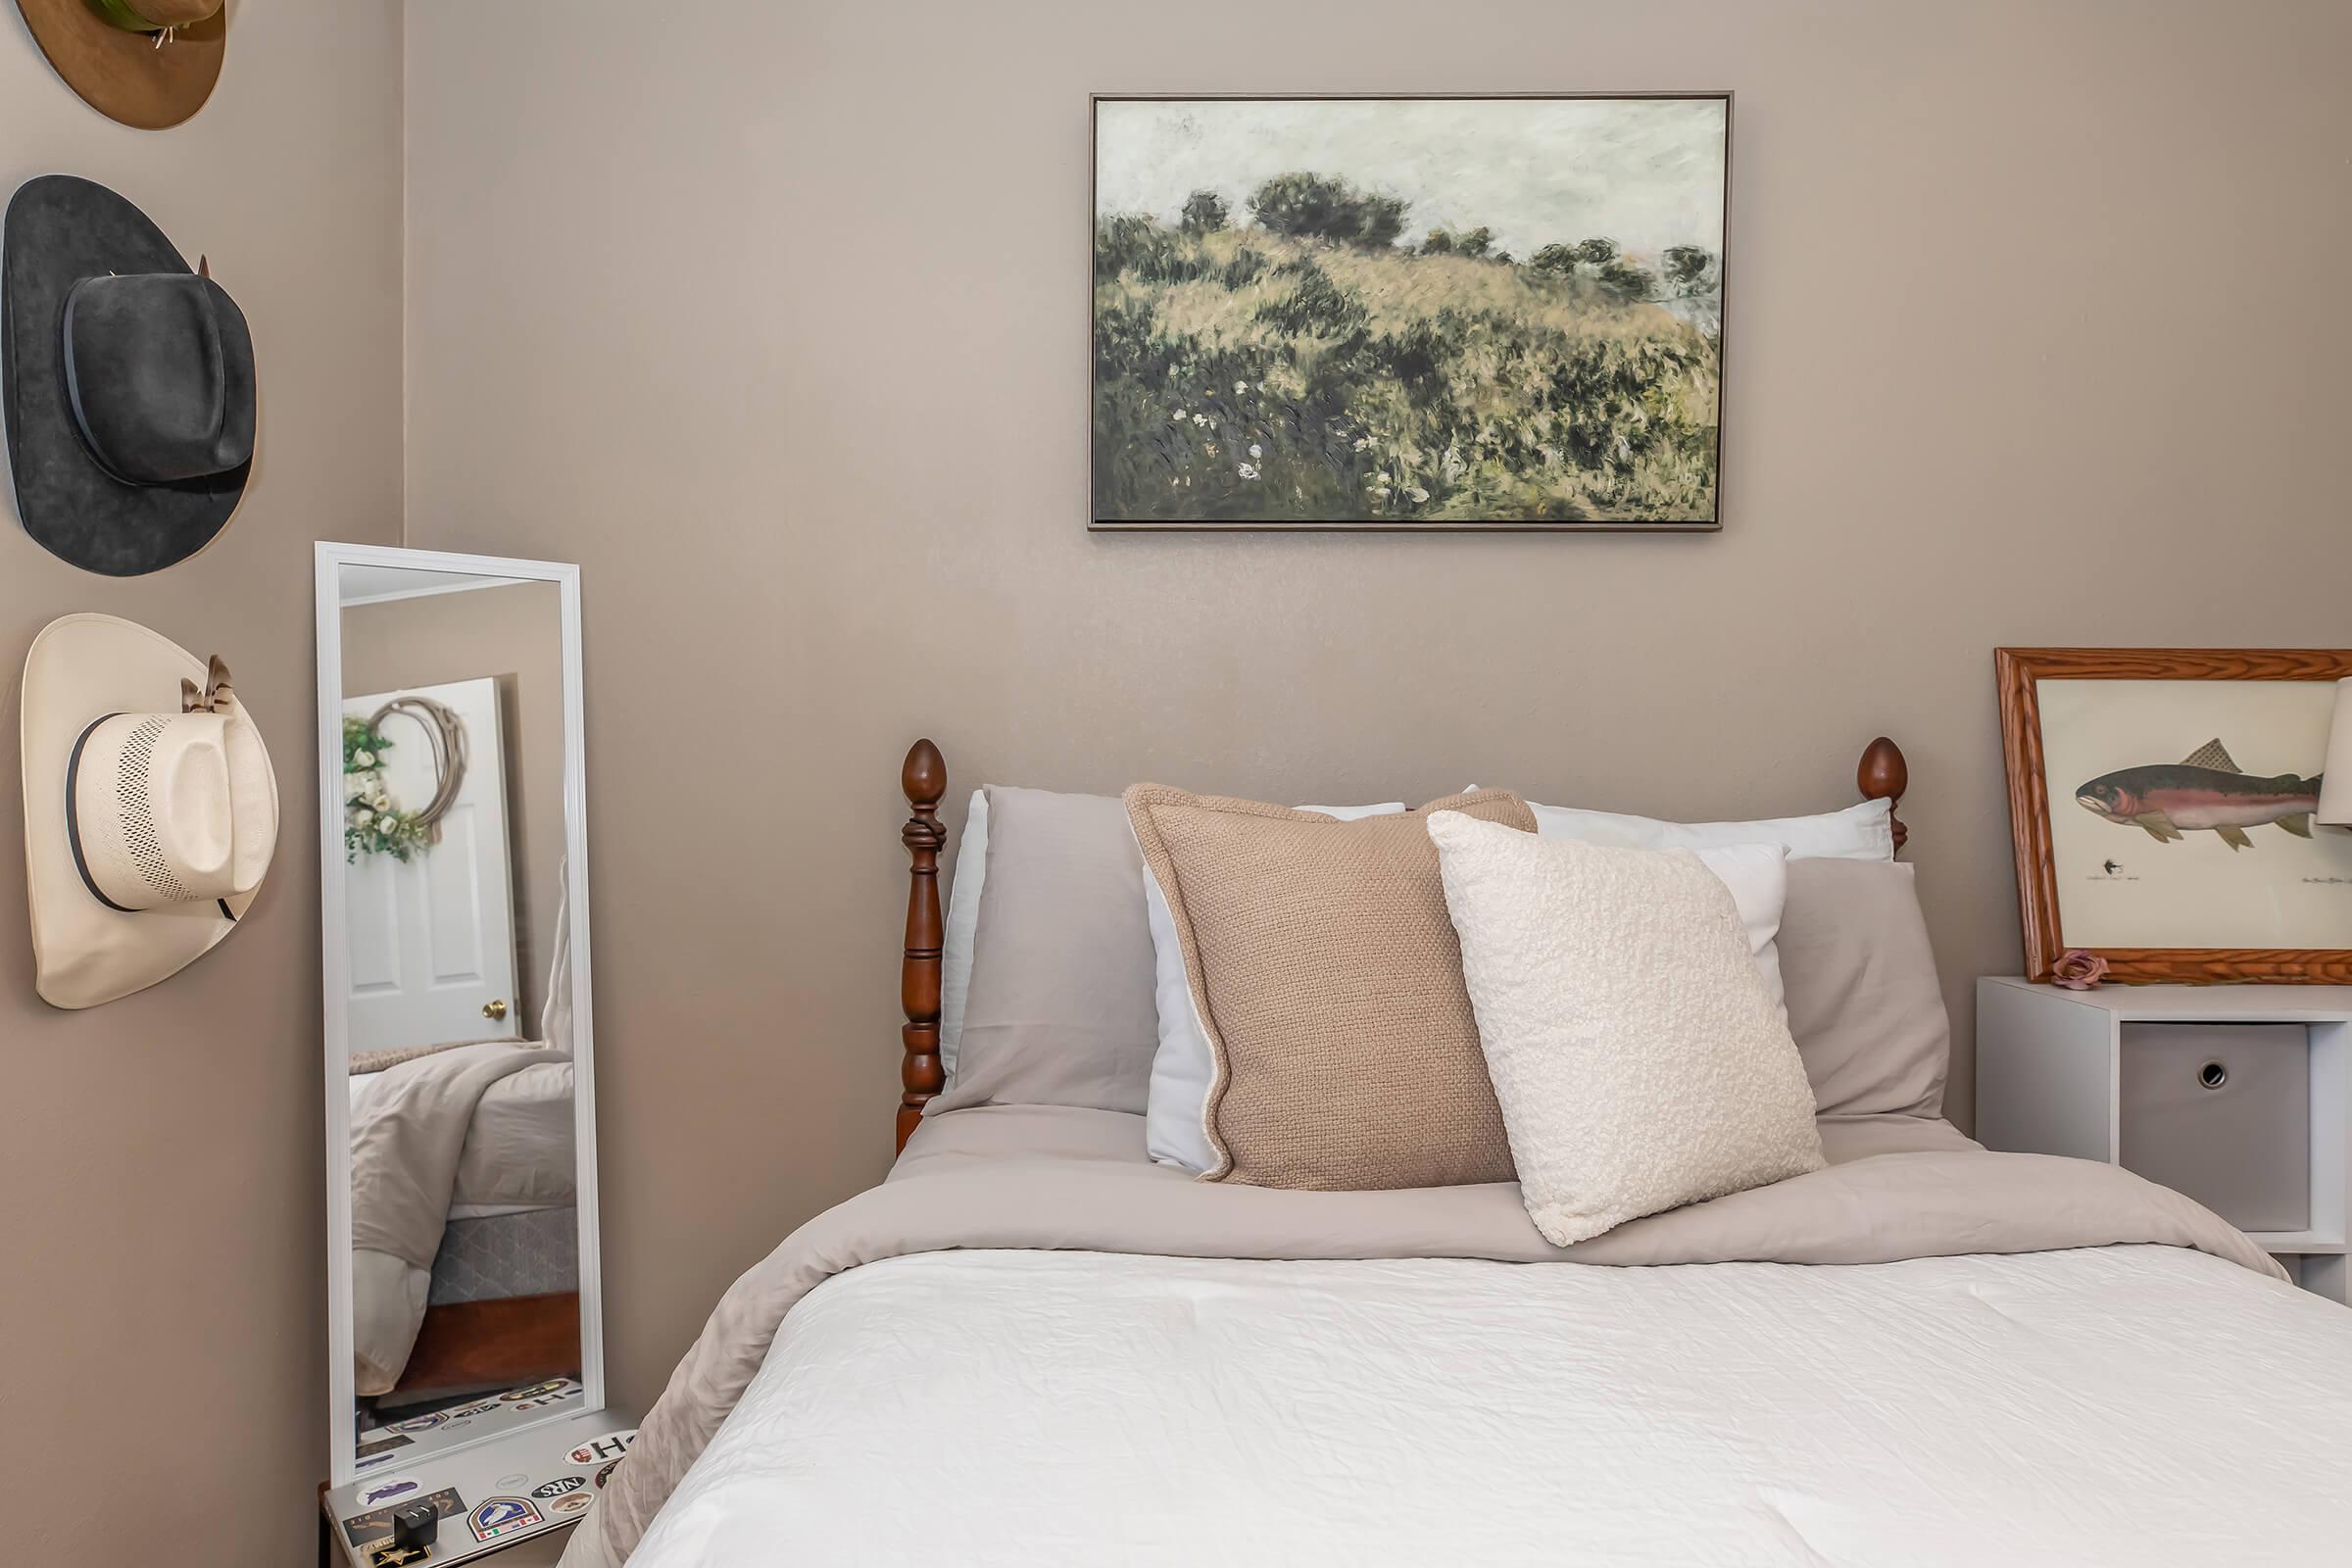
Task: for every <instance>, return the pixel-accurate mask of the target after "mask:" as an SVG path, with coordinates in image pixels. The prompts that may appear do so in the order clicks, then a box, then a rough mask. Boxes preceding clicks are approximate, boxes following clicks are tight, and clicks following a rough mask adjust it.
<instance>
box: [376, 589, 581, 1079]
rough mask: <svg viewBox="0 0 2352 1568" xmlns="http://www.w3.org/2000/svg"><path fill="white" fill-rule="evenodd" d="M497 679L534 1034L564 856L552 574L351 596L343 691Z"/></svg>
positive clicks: (557, 593)
mask: <svg viewBox="0 0 2352 1568" xmlns="http://www.w3.org/2000/svg"><path fill="white" fill-rule="evenodd" d="M485 675H488V676H491V677H493V678H495V679H496V680H497V682H498V720H499V729H500V731H501V736H500V739H501V742H502V750H503V752H504V755H505V758H506V775H507V780H506V781H507V858H508V862H509V866H510V869H511V872H512V874H513V877H514V884H515V886H514V900H515V993H516V994H515V1018H516V1019H517V1021H518V1025H519V1028H520V1030H521V1033H522V1035H523V1036H524V1037H525V1038H532V1039H535V1038H537V1035H538V1029H539V1007H540V1005H541V1003H542V1002H543V1001H544V1000H545V999H546V996H547V964H548V958H549V956H551V955H552V954H553V953H554V952H555V940H556V908H557V905H558V902H559V900H560V899H561V897H562V894H563V883H562V875H563V866H564V601H563V596H562V592H561V590H559V589H558V588H557V586H556V585H555V584H554V583H552V582H525V583H515V584H514V585H513V586H511V587H506V588H473V589H468V590H466V592H463V593H454V594H426V595H422V596H420V597H417V598H413V599H388V600H384V601H381V602H379V603H375V604H361V605H350V606H347V607H345V609H344V611H343V695H344V696H346V697H360V696H365V695H367V694H368V693H372V692H389V691H399V690H402V689H405V688H408V687H413V686H438V685H441V684H443V683H445V682H448V681H460V680H478V679H480V678H481V677H482V676H485Z"/></svg>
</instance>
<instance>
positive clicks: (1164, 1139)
mask: <svg viewBox="0 0 2352 1568" xmlns="http://www.w3.org/2000/svg"><path fill="white" fill-rule="evenodd" d="M1298 809H1299V810H1301V811H1321V812H1322V813H1323V814H1324V815H1325V816H1336V817H1338V818H1339V819H1340V820H1341V821H1343V822H1352V821H1354V820H1355V819H1356V818H1357V817H1359V816H1394V815H1396V814H1397V812H1399V811H1401V810H1403V809H1404V803H1403V802H1402V801H1383V802H1382V803H1381V804H1380V805H1378V806H1301V807H1299V808H1298ZM1144 907H1145V912H1146V913H1147V914H1148V915H1149V917H1150V919H1151V921H1152V996H1153V1000H1154V1001H1155V1002H1156V1003H1157V1004H1158V1005H1159V1050H1158V1051H1157V1052H1155V1053H1153V1054H1152V1090H1151V1097H1150V1099H1149V1100H1148V1101H1147V1103H1146V1104H1145V1107H1144V1147H1145V1148H1146V1149H1148V1150H1149V1151H1151V1154H1152V1158H1153V1159H1155V1160H1158V1161H1159V1162H1160V1163H1161V1164H1163V1165H1180V1166H1182V1167H1183V1168H1184V1169H1186V1170H1191V1171H1202V1170H1206V1169H1208V1167H1209V1166H1210V1165H1211V1164H1212V1163H1214V1162H1215V1157H1216V1156H1215V1154H1214V1153H1213V1152H1211V1150H1210V1149H1209V1147H1208V1131H1207V1129H1206V1127H1205V1126H1204V1125H1203V1124H1202V1117H1203V1116H1204V1114H1205V1112H1206V1111H1207V1108H1208V1075H1209V1054H1208V1032H1207V1031H1206V1030H1204V1029H1202V1028H1201V1015H1200V1013H1199V1012H1197V1011H1195V1010H1194V1007H1193V987H1192V982H1191V981H1190V979H1188V978H1187V976H1186V974H1185V969H1184V950H1183V948H1182V947H1181V946H1180V945H1179V943H1178V941H1177V937H1176V917H1175V915H1173V914H1172V913H1170V912H1169V909H1168V896H1167V895H1166V894H1164V893H1162V892H1160V891H1159V882H1158V879H1157V878H1155V877H1153V876H1152V864H1151V862H1150V861H1148V860H1147V861H1146V862H1144ZM1772 923H1773V929H1774V930H1775V931H1776V932H1777V931H1778V930H1779V929H1780V923H1781V922H1780V913H1779V911H1778V910H1777V909H1776V910H1775V911H1774V913H1773V922H1772Z"/></svg>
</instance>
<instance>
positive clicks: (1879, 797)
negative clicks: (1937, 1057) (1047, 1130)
mask: <svg viewBox="0 0 2352 1568" xmlns="http://www.w3.org/2000/svg"><path fill="white" fill-rule="evenodd" d="M1910 783H1911V770H1910V767H1909V765H1908V764H1907V763H1905V762H1904V760H1903V751H1902V748H1901V747H1899V746H1897V745H1895V744H1894V742H1892V741H1890V740H1888V739H1887V737H1886V736H1884V735H1882V736H1880V737H1879V738H1878V739H1877V740H1874V741H1872V742H1871V743H1870V744H1869V745H1868V746H1866V747H1864V748H1863V750H1862V760H1861V762H1860V764H1859V765H1858V766H1856V768H1855V769H1854V785H1855V788H1857V789H1858V790H1860V791H1861V793H1862V798H1863V799H1864V800H1866V801H1886V802H1887V803H1888V807H1889V811H1890V813H1891V809H1892V807H1893V806H1895V805H1897V804H1899V803H1900V802H1901V800H1902V798H1903V792H1904V791H1905V790H1906V789H1908V788H1909V787H1910ZM899 787H900V789H902V790H903V791H905V793H906V796H907V805H908V806H909V807H911V808H913V811H914V814H913V815H912V816H910V817H908V818H907V825H906V826H905V827H903V828H901V829H900V830H899V838H900V840H901V842H903V843H904V844H905V845H906V846H907V857H908V858H909V860H910V862H911V863H910V864H909V865H908V868H907V933H906V940H905V943H904V946H903V949H902V952H901V956H900V959H899V1006H900V1007H901V1009H902V1010H904V1011H905V1013H906V1014H907V1022H906V1025H905V1027H903V1028H902V1029H901V1030H900V1031H899V1047H900V1062H899V1085H900V1091H899V1115H898V1147H899V1148H901V1149H905V1148H906V1147H907V1138H908V1137H909V1136H910V1135H911V1134H912V1133H913V1132H914V1128H915V1123H916V1122H918V1121H920V1120H921V1119H922V1115H923V1107H924V1106H925V1105H927V1104H929V1103H931V1099H932V1097H933V1096H934V1095H937V1094H938V1093H939V1092H940V1091H941V1090H942V1089H944V1088H946V1087H947V1072H946V1069H945V1068H944V1067H943V1065H942V1064H941V1062H940V1058H939V979H940V956H941V948H942V945H943V944H944V943H945V941H946V926H945V923H944V921H943V919H942V917H941V914H940V903H939V856H940V852H941V851H942V850H944V849H946V848H947V847H948V830H947V829H946V828H945V827H943V826H941V825H940V820H939V803H940V802H941V801H942V800H943V799H945V798H946V796H947V793H948V760H947V759H946V758H945V757H942V756H941V755H940V751H939V748H938V747H937V746H934V745H932V744H931V742H929V741H927V740H920V741H916V742H915V743H914V745H913V746H912V747H910V748H908V750H907V761H906V763H905V765H903V766H902V767H901V768H900V769H899ZM1889 820H1890V821H1891V822H1892V825H1893V828H1894V847H1895V851H1896V853H1898V854H1899V853H1901V851H1902V848H1903V845H1904V844H1905V843H1906V842H1907V841H1908V840H1909V838H1910V835H1909V833H1907V832H1906V831H1905V830H1904V827H1903V824H1902V823H1901V822H1900V821H1899V820H1894V819H1893V818H1892V817H1891V814H1890V816H1889Z"/></svg>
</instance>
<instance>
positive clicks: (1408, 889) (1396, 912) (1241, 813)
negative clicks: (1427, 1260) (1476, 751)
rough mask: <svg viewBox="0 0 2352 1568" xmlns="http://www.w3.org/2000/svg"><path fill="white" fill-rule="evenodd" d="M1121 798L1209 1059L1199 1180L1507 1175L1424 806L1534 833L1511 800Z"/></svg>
mask: <svg viewBox="0 0 2352 1568" xmlns="http://www.w3.org/2000/svg"><path fill="white" fill-rule="evenodd" d="M1126 802H1127V815H1128V818H1129V820H1130V821H1132V822H1133V823H1134V827H1135V837H1136V841H1137V842H1138V843H1139V844H1140V845H1141V846H1142V847H1143V854H1144V858H1145V859H1146V860H1147V861H1149V862H1150V864H1151V866H1152V875H1153V876H1154V877H1155V878H1156V879H1157V880H1158V882H1159V886H1160V890H1161V892H1163V893H1164V894H1166V895H1167V900H1168V908H1169V912H1170V914H1171V915H1173V916H1174V919H1175V925H1176V932H1177V938H1178V941H1179V943H1180V945H1181V946H1182V948H1183V950H1184V962H1185V971H1186V975H1187V978H1188V979H1189V980H1190V981H1191V983H1192V990H1193V1002H1194V1005H1195V1006H1196V1007H1197V1008H1199V1010H1200V1014H1201V1024H1202V1027H1203V1032H1204V1033H1206V1035H1207V1036H1208V1041H1209V1049H1210V1053H1211V1054H1212V1056H1213V1058H1214V1062H1213V1067H1212V1077H1211V1080H1210V1085H1209V1093H1208V1103H1207V1107H1206V1109H1205V1111H1204V1112H1203V1115H1204V1118H1205V1122H1206V1127H1205V1130H1206V1132H1207V1134H1208V1142H1209V1148H1210V1150H1211V1151H1212V1152H1213V1153H1214V1154H1215V1156H1216V1158H1215V1163H1214V1164H1212V1165H1211V1166H1210V1168H1209V1169H1208V1170H1207V1171H1206V1172H1205V1173H1204V1174H1203V1176H1202V1180H1204V1181H1236V1182H1247V1183H1250V1184H1251V1185H1254V1186H1260V1187H1292V1188H1317V1189H1324V1190H1338V1191H1353V1190H1364V1189H1375V1188H1397V1187H1451V1186H1457V1185H1460V1184H1462V1183H1465V1182H1499V1181H1509V1180H1510V1179H1511V1174H1512V1173H1511V1151H1510V1143H1509V1139H1508V1138H1507V1136H1506V1135H1505V1133H1504V1131H1503V1126H1502V1112H1501V1111H1500V1110H1499V1109H1498V1108H1497V1107H1496V1105H1495V1089H1494V1086H1493V1085H1492V1084H1491V1083H1490V1082H1489V1081H1488V1079H1487V1065H1486V1060H1485V1057H1484V1056H1483V1055H1482V1054H1481V1053H1480V1050H1479V1043H1478V1021H1477V1019H1476V1018H1475V1017H1474V1016H1473V1015H1472V1013H1471V1010H1470V998H1469V996H1468V995H1467V993H1465V992H1464V990H1463V988H1462V957H1461V949H1460V947H1459V946H1458V944H1457V943H1456V941H1455V939H1454V934H1453V922H1452V921H1451V919H1450V918H1448V916H1447V914H1446V890H1445V884H1444V882H1443V881H1442V880H1441V878H1440V875H1439V871H1438V852H1437V849H1436V847H1435V846H1434V845H1432V844H1431V843H1430V840H1429V826H1428V822H1427V820H1426V813H1427V812H1430V811H1436V810H1452V811H1460V812H1462V813H1464V814H1465V815H1468V816H1472V817H1476V818H1478V819H1480V820H1482V821H1489V822H1500V823H1505V824H1507V825H1509V826H1511V827H1515V828H1518V829H1520V830H1521V831H1523V832H1529V833H1532V832H1534V831H1535V827H1536V819H1535V816H1534V814H1533V813H1531V812H1530V811H1529V810H1528V809H1527V807H1526V805H1525V804H1524V803H1522V802H1521V801H1520V800H1519V798H1518V797H1517V796H1514V795H1509V794H1505V793H1503V792H1501V791H1499V790H1488V791H1482V792H1480V793H1477V794H1472V795H1457V796H1453V797H1450V798H1448V799H1446V800H1443V801H1433V802H1431V803H1430V804H1429V805H1427V806H1424V807H1422V808H1420V809H1418V810H1415V811H1407V812H1403V813H1401V814H1397V815H1392V816H1368V817H1362V818H1359V819H1357V820H1355V821H1351V822H1343V821H1339V820H1336V819H1334V818H1332V817H1328V816H1323V815H1320V814H1318V813H1316V812H1312V811H1294V810H1290V809H1286V808H1283V807H1280V806H1266V805H1261V804H1259V803H1257V802H1254V801H1235V800H1227V799H1224V798H1222V797H1218V796H1199V795H1191V794H1187V793H1186V792H1185V791H1183V790H1174V789H1168V788H1166V787H1165V786H1162V785H1156V784H1138V785H1136V786H1135V787H1133V788H1132V789H1130V790H1128V791H1127V795H1126ZM989 875H990V876H991V878H994V876H995V875H996V871H995V869H994V866H993V863H992V866H991V869H990V871H989ZM991 885H992V887H993V882H992V884H991ZM967 1029H968V1026H967Z"/></svg>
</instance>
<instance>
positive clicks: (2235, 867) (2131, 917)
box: [1994, 648, 2352, 984]
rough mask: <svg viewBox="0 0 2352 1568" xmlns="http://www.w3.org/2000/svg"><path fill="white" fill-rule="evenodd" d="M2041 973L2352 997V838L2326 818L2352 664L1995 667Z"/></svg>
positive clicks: (2042, 660)
mask: <svg viewBox="0 0 2352 1568" xmlns="http://www.w3.org/2000/svg"><path fill="white" fill-rule="evenodd" d="M1994 663H1995V674H1996V678H1997V680H1998V683H1999V687H2000V700H2001V738H2002V744H2003V748H2004V750H2005V752H2006V755H2007V760H2008V775H2009V821H2010V831H2011V836H2012V838H2013V840H2014V842H2015V846H2016V852H2017V885H2018V907H2019V914H2020V917H2021V920H2022V923H2023V925H2024V929H2025V946H2026V973H2027V977H2028V978H2029V979H2032V980H2035V981H2043V980H2047V979H2049V978H2050V975H2051V965H2052V964H2054V963H2055V962H2056V961H2057V959H2058V957H2059V956H2060V955H2062V954H2064V953H2066V952H2067V951H2068V950H2070V949H2078V948H2079V949H2082V950H2085V951H2087V952H2091V953H2095V954H2097V955H2098V956H2101V957H2103V958H2105V959H2106V960H2107V962H2108V966H2109V969H2108V973H2109V977H2110V978H2112V979H2115V980H2122V981H2138V982H2156V981H2173V982H2180V983H2188V984H2224V983H2228V982H2232V981H2243V980H2264V981H2274V982H2277V981H2306V982H2312V983H2332V984H2343V983H2346V982H2352V829H2347V828H2342V827H2330V826H2327V825H2325V824H2322V823H2319V822H2316V821H2315V820H2314V813H2315V811H2316V810H2317V809H2318V807H2319V804H2320V791H2321V787H2322V784H2323V782H2324V774H2325V762H2326V757H2327V744H2328V734H2329V728H2330V725H2331V723H2332V721H2333V716H2334V711H2335V704H2336V702H2337V700H2338V688H2337V684H2336V683H2337V682H2338V681H2340V680H2342V679H2344V678H2345V677H2347V676H2352V650H2346V649H2238V650H2227V649H2163V648H2003V649H2000V650H1998V651H1997V652H1996V654H1995V656H1994Z"/></svg>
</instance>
